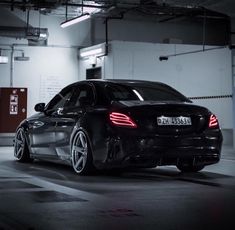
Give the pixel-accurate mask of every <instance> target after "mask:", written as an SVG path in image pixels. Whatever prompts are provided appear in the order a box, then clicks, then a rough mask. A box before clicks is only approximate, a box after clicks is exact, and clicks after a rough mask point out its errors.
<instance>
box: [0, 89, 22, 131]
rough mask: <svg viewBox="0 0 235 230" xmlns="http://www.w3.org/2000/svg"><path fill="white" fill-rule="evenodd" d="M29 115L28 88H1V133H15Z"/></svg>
mask: <svg viewBox="0 0 235 230" xmlns="http://www.w3.org/2000/svg"><path fill="white" fill-rule="evenodd" d="M26 116H27V88H0V133H14V132H15V130H16V128H17V126H18V125H19V124H20V122H21V121H22V120H23V119H25V118H26Z"/></svg>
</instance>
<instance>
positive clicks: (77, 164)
mask: <svg viewBox="0 0 235 230" xmlns="http://www.w3.org/2000/svg"><path fill="white" fill-rule="evenodd" d="M71 155H72V166H73V169H74V171H75V172H76V173H78V174H79V175H89V174H90V173H92V172H93V171H94V166H93V157H92V151H91V146H90V142H89V138H88V136H87V135H86V133H85V132H84V131H82V130H80V131H78V132H77V133H76V135H75V137H74V138H73V141H72V146H71Z"/></svg>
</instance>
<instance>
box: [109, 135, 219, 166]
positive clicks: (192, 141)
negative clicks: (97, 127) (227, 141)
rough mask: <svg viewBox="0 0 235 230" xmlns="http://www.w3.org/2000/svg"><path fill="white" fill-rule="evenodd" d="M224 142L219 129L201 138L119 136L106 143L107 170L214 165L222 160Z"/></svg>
mask: <svg viewBox="0 0 235 230" xmlns="http://www.w3.org/2000/svg"><path fill="white" fill-rule="evenodd" d="M222 140H223V137H222V134H221V131H220V130H209V131H207V132H204V133H203V134H201V135H197V134H194V135H180V136H176V135H174V136H172V135H155V136H134V135H128V136H126V135H122V136H120V135H117V136H113V137H112V138H111V139H109V142H108V143H107V158H106V160H105V167H106V168H107V167H108V168H109V167H128V166H137V167H138V166H139V167H153V166H156V165H177V164H179V163H182V162H187V163H192V164H203V165H209V164H214V163H217V162H218V161H219V160H220V154H221V146H222Z"/></svg>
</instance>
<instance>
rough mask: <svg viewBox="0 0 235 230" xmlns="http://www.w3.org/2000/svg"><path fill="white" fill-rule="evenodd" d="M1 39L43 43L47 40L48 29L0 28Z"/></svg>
mask: <svg viewBox="0 0 235 230" xmlns="http://www.w3.org/2000/svg"><path fill="white" fill-rule="evenodd" d="M0 37H10V38H16V39H28V40H35V41H39V40H40V41H41V40H47V38H48V29H47V28H33V27H32V28H27V27H9V26H0Z"/></svg>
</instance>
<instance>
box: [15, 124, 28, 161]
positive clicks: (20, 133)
mask: <svg viewBox="0 0 235 230" xmlns="http://www.w3.org/2000/svg"><path fill="white" fill-rule="evenodd" d="M14 156H15V157H16V158H17V160H18V161H20V162H31V161H32V159H31V158H30V154H29V148H28V144H27V141H26V134H25V131H24V130H23V128H19V129H18V130H17V132H16V134H15V143H14Z"/></svg>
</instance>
